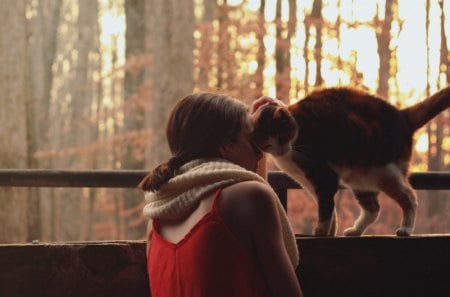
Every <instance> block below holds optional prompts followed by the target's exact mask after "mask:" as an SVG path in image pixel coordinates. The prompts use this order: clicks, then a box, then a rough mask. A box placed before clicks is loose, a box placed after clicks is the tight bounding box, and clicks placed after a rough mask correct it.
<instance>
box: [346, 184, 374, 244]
mask: <svg viewBox="0 0 450 297" xmlns="http://www.w3.org/2000/svg"><path fill="white" fill-rule="evenodd" d="M353 194H354V195H355V197H356V200H357V201H358V203H359V205H360V207H361V213H360V214H359V217H358V219H357V220H356V221H355V223H354V224H353V227H350V228H347V229H345V230H344V235H345V236H360V235H362V234H363V233H364V231H366V229H367V227H368V226H369V225H370V224H372V223H373V222H375V220H376V219H377V217H378V213H379V212H380V204H379V203H378V192H370V191H357V190H353Z"/></svg>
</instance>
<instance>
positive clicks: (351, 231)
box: [344, 227, 362, 236]
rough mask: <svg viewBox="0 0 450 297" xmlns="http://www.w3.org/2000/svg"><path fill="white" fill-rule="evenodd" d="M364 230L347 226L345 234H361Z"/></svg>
mask: <svg viewBox="0 0 450 297" xmlns="http://www.w3.org/2000/svg"><path fill="white" fill-rule="evenodd" d="M361 234H362V232H361V231H360V230H358V229H356V228H353V227H351V228H347V229H345V230H344V236H361Z"/></svg>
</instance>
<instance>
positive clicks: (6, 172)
mask: <svg viewBox="0 0 450 297" xmlns="http://www.w3.org/2000/svg"><path fill="white" fill-rule="evenodd" d="M146 174H147V171H144V170H79V171H75V170H49V169H0V187H65V188H70V187H72V188H73V187H75V188H81V187H88V188H136V187H137V185H138V184H139V182H140V181H141V180H142V178H144V176H145V175H146ZM268 180H269V183H270V185H271V186H272V188H273V189H274V190H275V192H276V193H277V195H278V197H279V199H280V201H281V203H282V204H283V206H284V208H285V209H287V190H288V189H299V188H301V186H300V185H299V184H298V183H297V182H295V181H294V180H293V179H292V178H291V177H289V176H288V175H287V174H285V173H284V172H281V171H271V172H269V175H268ZM410 182H411V185H412V186H413V187H414V188H415V189H418V190H449V189H450V172H448V171H442V172H416V173H412V174H411V176H410Z"/></svg>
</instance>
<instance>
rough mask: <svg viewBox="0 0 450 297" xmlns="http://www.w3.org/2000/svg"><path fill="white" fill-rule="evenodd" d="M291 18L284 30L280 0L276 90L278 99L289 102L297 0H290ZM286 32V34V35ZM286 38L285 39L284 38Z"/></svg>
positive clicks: (277, 11)
mask: <svg viewBox="0 0 450 297" xmlns="http://www.w3.org/2000/svg"><path fill="white" fill-rule="evenodd" d="M288 4H289V18H288V23H287V28H286V29H285V30H284V28H283V24H282V20H281V10H282V1H281V0H278V1H277V5H276V17H275V22H276V25H277V29H276V38H277V39H276V46H275V60H276V70H277V71H276V77H275V81H276V90H277V98H278V99H282V100H287V101H289V97H290V96H289V93H290V89H291V76H290V74H291V55H290V50H291V38H292V36H293V35H294V33H295V26H296V23H297V19H296V10H297V5H296V1H295V0H289V2H288ZM284 31H286V33H285V34H284ZM283 36H285V37H283Z"/></svg>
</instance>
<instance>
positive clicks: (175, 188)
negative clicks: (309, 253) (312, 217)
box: [144, 159, 299, 267]
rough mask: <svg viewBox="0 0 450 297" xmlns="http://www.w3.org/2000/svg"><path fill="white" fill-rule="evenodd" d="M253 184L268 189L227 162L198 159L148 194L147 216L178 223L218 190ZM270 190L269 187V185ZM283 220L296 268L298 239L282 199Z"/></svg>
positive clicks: (236, 166) (289, 250)
mask: <svg viewBox="0 0 450 297" xmlns="http://www.w3.org/2000/svg"><path fill="white" fill-rule="evenodd" d="M247 180H254V181H259V182H261V183H264V184H266V185H269V184H268V183H267V181H266V180H265V179H263V178H262V177H261V176H259V175H258V174H256V173H254V172H252V171H249V170H246V169H244V168H243V167H241V166H238V165H236V164H234V163H231V162H229V161H227V160H224V159H198V160H194V161H191V162H189V163H187V164H185V165H183V166H182V167H181V168H180V169H179V170H177V171H176V173H175V176H174V177H173V178H171V179H170V180H169V181H168V182H167V183H165V184H164V185H162V186H161V188H160V189H159V190H158V191H156V192H145V200H146V202H147V204H146V205H145V207H144V215H145V216H146V217H148V218H151V219H154V218H156V219H177V218H182V217H183V216H186V215H188V214H189V213H190V212H192V211H193V210H194V209H195V208H196V207H197V206H198V204H199V202H200V200H202V199H203V198H204V197H206V196H207V195H208V194H210V193H213V192H214V191H215V190H217V189H219V188H223V187H226V186H229V185H232V184H234V183H238V182H242V181H247ZM269 188H271V187H270V185H269ZM276 203H277V208H278V213H279V215H280V219H281V226H282V230H283V237H284V244H285V247H286V251H287V252H288V254H289V257H290V259H291V261H292V264H293V266H294V267H296V266H297V265H298V262H299V254H298V249H297V244H296V241H295V236H294V233H293V231H292V228H291V225H290V224H289V221H288V219H287V216H286V212H285V210H284V208H283V206H282V204H281V202H280V200H279V199H276Z"/></svg>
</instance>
